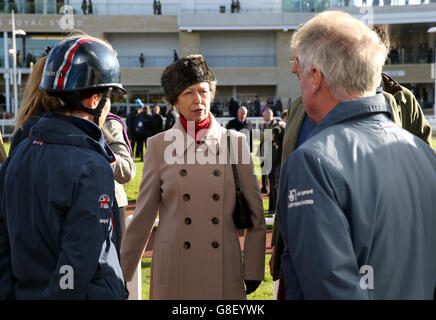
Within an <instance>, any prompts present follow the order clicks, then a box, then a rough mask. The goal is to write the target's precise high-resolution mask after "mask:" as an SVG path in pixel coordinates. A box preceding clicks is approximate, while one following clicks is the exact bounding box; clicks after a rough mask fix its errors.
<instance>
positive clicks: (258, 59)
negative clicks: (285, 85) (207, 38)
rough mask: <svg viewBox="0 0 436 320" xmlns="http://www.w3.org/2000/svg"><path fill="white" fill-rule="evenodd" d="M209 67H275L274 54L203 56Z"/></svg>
mask: <svg viewBox="0 0 436 320" xmlns="http://www.w3.org/2000/svg"><path fill="white" fill-rule="evenodd" d="M205 59H206V61H207V64H208V66H210V67H275V66H277V62H276V56H273V55H270V56H205Z"/></svg>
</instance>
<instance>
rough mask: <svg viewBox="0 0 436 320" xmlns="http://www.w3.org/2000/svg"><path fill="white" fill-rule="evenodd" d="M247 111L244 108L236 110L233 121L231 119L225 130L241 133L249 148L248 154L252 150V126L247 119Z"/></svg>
mask: <svg viewBox="0 0 436 320" xmlns="http://www.w3.org/2000/svg"><path fill="white" fill-rule="evenodd" d="M247 113H248V110H247V108H246V107H245V106H242V107H240V108H239V109H238V111H237V113H236V117H235V119H232V120H230V121H229V123H227V126H226V129H229V130H230V129H233V130H236V131H242V133H244V134H245V137H246V138H247V143H248V144H249V146H250V152H251V151H252V150H253V141H252V130H253V124H252V123H251V121H250V120H248V119H247Z"/></svg>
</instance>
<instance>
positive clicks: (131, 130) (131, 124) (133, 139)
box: [126, 99, 144, 151]
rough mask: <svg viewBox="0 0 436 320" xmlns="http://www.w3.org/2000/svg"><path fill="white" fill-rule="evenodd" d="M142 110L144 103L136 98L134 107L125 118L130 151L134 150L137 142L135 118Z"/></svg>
mask: <svg viewBox="0 0 436 320" xmlns="http://www.w3.org/2000/svg"><path fill="white" fill-rule="evenodd" d="M143 110H144V104H143V103H142V101H141V99H136V108H134V110H133V111H131V112H130V113H129V114H128V115H127V118H126V124H127V135H128V136H129V140H130V145H131V146H132V151H135V145H137V144H138V138H137V134H136V130H135V125H136V118H137V117H138V115H139V114H140V113H142V111H143Z"/></svg>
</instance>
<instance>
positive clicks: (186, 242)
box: [183, 241, 191, 249]
mask: <svg viewBox="0 0 436 320" xmlns="http://www.w3.org/2000/svg"><path fill="white" fill-rule="evenodd" d="M190 247H191V243H190V242H189V241H185V242H184V243H183V248H185V249H189V248H190Z"/></svg>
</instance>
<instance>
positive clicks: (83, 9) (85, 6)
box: [82, 0, 88, 14]
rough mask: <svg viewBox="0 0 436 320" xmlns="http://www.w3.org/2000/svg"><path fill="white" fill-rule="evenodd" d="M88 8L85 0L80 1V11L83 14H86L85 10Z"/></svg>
mask: <svg viewBox="0 0 436 320" xmlns="http://www.w3.org/2000/svg"><path fill="white" fill-rule="evenodd" d="M87 9H88V4H87V3H86V0H83V1H82V12H83V14H86V10H87Z"/></svg>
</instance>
